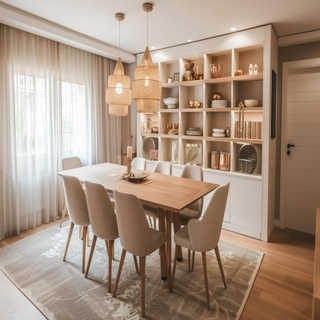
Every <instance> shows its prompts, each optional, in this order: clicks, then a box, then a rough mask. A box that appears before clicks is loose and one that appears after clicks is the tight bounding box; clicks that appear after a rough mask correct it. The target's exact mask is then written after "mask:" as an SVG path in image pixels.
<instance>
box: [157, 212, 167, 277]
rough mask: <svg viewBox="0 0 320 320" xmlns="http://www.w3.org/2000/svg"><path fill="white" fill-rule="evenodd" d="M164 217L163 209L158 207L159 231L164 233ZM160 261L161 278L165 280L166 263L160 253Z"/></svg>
mask: <svg viewBox="0 0 320 320" xmlns="http://www.w3.org/2000/svg"><path fill="white" fill-rule="evenodd" d="M164 217H165V213H164V210H163V209H160V208H158V218H159V231H161V232H163V233H165V223H164ZM160 262H161V279H162V280H167V277H166V271H165V268H166V265H165V261H164V260H163V259H162V255H160Z"/></svg>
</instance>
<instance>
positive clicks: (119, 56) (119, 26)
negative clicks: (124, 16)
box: [119, 20, 120, 58]
mask: <svg viewBox="0 0 320 320" xmlns="http://www.w3.org/2000/svg"><path fill="white" fill-rule="evenodd" d="M119 58H120V20H119Z"/></svg>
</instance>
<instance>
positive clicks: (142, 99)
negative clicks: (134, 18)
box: [132, 3, 162, 113]
mask: <svg viewBox="0 0 320 320" xmlns="http://www.w3.org/2000/svg"><path fill="white" fill-rule="evenodd" d="M142 8H143V10H144V11H146V12H147V47H146V50H145V52H144V55H143V58H142V61H141V65H140V66H138V67H136V70H135V80H134V81H132V91H133V99H134V100H136V101H137V103H136V106H137V112H139V113H155V112H157V110H158V101H159V100H160V99H161V88H162V84H161V82H160V81H159V70H158V68H157V67H154V66H153V62H152V59H151V55H150V52H149V48H148V12H150V11H152V10H153V5H152V3H144V4H143V5H142Z"/></svg>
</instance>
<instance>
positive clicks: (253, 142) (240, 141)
mask: <svg viewBox="0 0 320 320" xmlns="http://www.w3.org/2000/svg"><path fill="white" fill-rule="evenodd" d="M232 142H239V143H250V144H262V140H258V139H239V138H232Z"/></svg>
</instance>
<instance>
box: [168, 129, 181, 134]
mask: <svg viewBox="0 0 320 320" xmlns="http://www.w3.org/2000/svg"><path fill="white" fill-rule="evenodd" d="M168 134H171V135H175V134H179V130H178V129H170V130H169V131H168Z"/></svg>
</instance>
